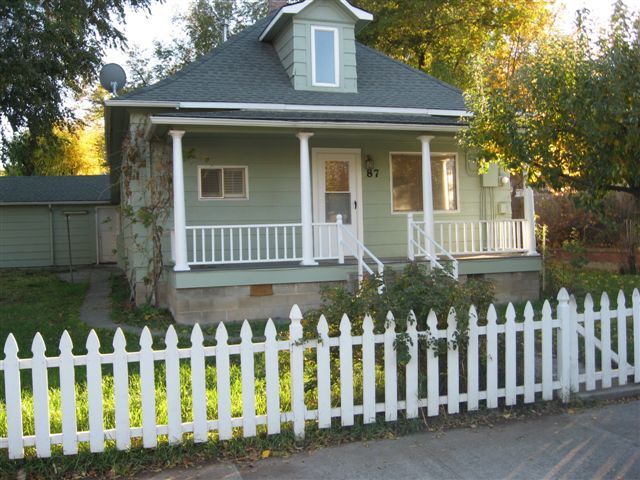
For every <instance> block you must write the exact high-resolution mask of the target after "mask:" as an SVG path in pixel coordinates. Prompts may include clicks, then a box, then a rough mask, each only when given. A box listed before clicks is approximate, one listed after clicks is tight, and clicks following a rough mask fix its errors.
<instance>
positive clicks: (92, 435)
mask: <svg viewBox="0 0 640 480" xmlns="http://www.w3.org/2000/svg"><path fill="white" fill-rule="evenodd" d="M100 357H101V355H100V340H99V339H98V335H97V334H96V332H95V330H91V332H89V337H88V338H87V397H88V401H89V448H90V450H91V452H92V453H99V452H103V451H104V409H103V404H102V360H101V358H100Z"/></svg>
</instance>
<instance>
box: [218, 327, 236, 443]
mask: <svg viewBox="0 0 640 480" xmlns="http://www.w3.org/2000/svg"><path fill="white" fill-rule="evenodd" d="M228 341H229V334H228V333H227V328H226V327H225V326H224V323H222V322H220V323H219V324H218V327H217V328H216V389H217V391H218V439H220V440H229V439H230V438H231V435H232V433H233V432H232V429H231V378H230V368H229V367H230V365H229V345H228V343H227V342H228Z"/></svg>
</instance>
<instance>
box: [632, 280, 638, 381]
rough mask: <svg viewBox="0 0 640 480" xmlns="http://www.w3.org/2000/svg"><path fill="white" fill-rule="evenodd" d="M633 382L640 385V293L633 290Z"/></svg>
mask: <svg viewBox="0 0 640 480" xmlns="http://www.w3.org/2000/svg"><path fill="white" fill-rule="evenodd" d="M631 298H632V301H633V310H632V312H633V372H634V375H633V380H634V381H635V382H636V383H640V291H638V289H637V288H635V289H634V290H633V296H632V297H631Z"/></svg>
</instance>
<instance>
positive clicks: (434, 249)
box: [407, 213, 458, 279]
mask: <svg viewBox="0 0 640 480" xmlns="http://www.w3.org/2000/svg"><path fill="white" fill-rule="evenodd" d="M407 252H408V257H409V260H411V261H413V260H415V258H416V257H424V258H425V259H426V260H428V261H429V263H430V264H431V268H440V269H442V270H444V271H445V272H447V273H448V274H449V275H450V276H452V277H453V278H456V279H457V278H458V260H456V259H455V257H454V256H453V255H451V253H450V252H448V251H447V250H446V249H445V248H444V247H442V245H440V244H439V243H438V242H436V241H435V240H434V239H433V238H431V237H430V236H429V235H427V232H426V231H425V229H424V222H416V221H414V219H413V214H411V213H410V214H409V215H407ZM439 257H445V258H446V259H447V261H448V262H449V264H450V265H451V269H450V270H449V269H447V268H445V266H444V265H443V264H442V263H441V262H440V260H439Z"/></svg>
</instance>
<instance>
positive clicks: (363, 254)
mask: <svg viewBox="0 0 640 480" xmlns="http://www.w3.org/2000/svg"><path fill="white" fill-rule="evenodd" d="M336 227H337V233H338V237H337V239H338V255H339V257H338V262H339V263H344V254H345V250H346V251H347V253H348V254H350V255H352V256H353V257H355V259H356V260H357V261H358V282H362V279H363V278H364V272H365V271H366V272H367V273H368V274H369V275H375V273H374V271H373V269H372V268H371V267H370V266H369V264H368V263H367V259H368V260H369V262H371V263H374V264H375V265H376V267H377V273H378V275H380V276H382V275H383V274H384V263H382V261H381V260H380V259H379V258H378V257H376V256H375V255H374V254H373V253H372V252H371V250H369V249H368V248H367V247H366V246H365V245H364V243H362V241H361V240H359V239H358V238H357V237H356V236H355V235H354V234H353V232H352V231H351V230H349V229H348V228H345V226H344V224H343V223H342V215H340V214H338V215H337V219H336ZM345 237H346V238H345ZM383 288H384V285H381V286H380V288H379V291H382V289H383Z"/></svg>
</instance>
